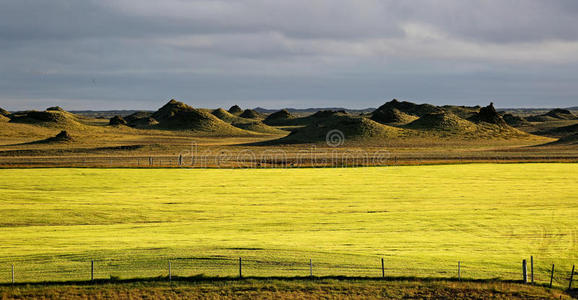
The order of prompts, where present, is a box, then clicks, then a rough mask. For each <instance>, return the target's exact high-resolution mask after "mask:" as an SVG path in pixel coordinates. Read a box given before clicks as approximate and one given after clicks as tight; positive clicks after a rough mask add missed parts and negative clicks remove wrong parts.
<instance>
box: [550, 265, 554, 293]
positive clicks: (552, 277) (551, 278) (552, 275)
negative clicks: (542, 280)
mask: <svg viewBox="0 0 578 300" xmlns="http://www.w3.org/2000/svg"><path fill="white" fill-rule="evenodd" d="M552 280H554V264H552V273H550V288H552Z"/></svg>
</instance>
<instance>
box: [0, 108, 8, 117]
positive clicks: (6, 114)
mask: <svg viewBox="0 0 578 300" xmlns="http://www.w3.org/2000/svg"><path fill="white" fill-rule="evenodd" d="M0 116H4V117H9V116H10V112H9V111H7V110H5V109H3V108H2V107H0Z"/></svg>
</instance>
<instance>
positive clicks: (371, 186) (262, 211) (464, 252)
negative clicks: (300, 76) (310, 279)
mask: <svg viewBox="0 0 578 300" xmlns="http://www.w3.org/2000/svg"><path fill="white" fill-rule="evenodd" d="M577 187H578V172H576V165H575V164H471V165H438V166H408V167H384V168H346V169H339V168H337V169H237V170H229V169H228V170H220V169H211V170H203V169H148V170H138V169H4V170H0V216H1V218H0V241H1V243H0V282H9V281H10V265H11V264H12V263H14V264H15V268H16V280H17V281H21V282H22V281H44V280H86V279H88V278H89V277H90V273H89V268H90V267H89V266H90V260H91V259H94V260H95V264H96V272H95V275H96V277H97V278H109V277H110V276H117V277H120V278H133V277H153V276H159V275H166V273H167V271H166V269H167V260H169V259H170V260H171V261H172V264H173V274H174V275H178V276H191V275H194V274H201V273H202V274H205V275H207V276H235V275H236V274H237V273H238V269H237V265H236V264H237V259H238V257H240V256H242V257H243V259H244V262H245V263H244V274H245V275H247V276H304V275H308V274H309V266H308V263H309V259H312V260H313V265H314V268H313V269H314V274H315V275H318V276H325V275H349V276H380V275H381V270H380V267H381V263H380V259H381V258H382V257H383V258H384V259H385V264H386V273H387V275H388V276H417V277H429V276H432V277H454V276H456V273H457V271H456V269H457V268H456V265H457V261H458V260H459V261H462V266H463V270H462V276H463V277H466V278H496V277H499V278H504V279H514V280H519V279H521V261H522V259H524V258H527V259H529V257H530V255H533V256H534V259H535V262H536V267H535V269H536V280H537V281H538V282H540V283H545V282H547V281H548V280H549V278H548V273H549V269H550V268H551V264H552V263H555V264H556V270H557V273H556V278H555V284H556V285H558V286H565V285H567V278H568V275H569V271H570V268H571V266H572V264H573V263H578V251H577V250H578V247H577V241H578V235H577V233H578V231H577V228H578V218H576V216H578V201H577V199H578V189H577Z"/></svg>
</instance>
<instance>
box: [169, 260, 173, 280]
mask: <svg viewBox="0 0 578 300" xmlns="http://www.w3.org/2000/svg"><path fill="white" fill-rule="evenodd" d="M171 271H172V270H171V261H170V260H169V282H172V281H173V275H172V272H171Z"/></svg>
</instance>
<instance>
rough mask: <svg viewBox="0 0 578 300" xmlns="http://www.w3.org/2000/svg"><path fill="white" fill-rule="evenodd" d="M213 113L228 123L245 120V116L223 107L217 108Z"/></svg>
mask: <svg viewBox="0 0 578 300" xmlns="http://www.w3.org/2000/svg"><path fill="white" fill-rule="evenodd" d="M211 114H212V115H213V116H215V117H217V118H219V119H221V120H222V121H224V122H227V123H234V122H239V121H241V120H243V118H241V117H239V116H236V115H233V114H232V113H230V112H228V111H226V110H224V109H222V108H218V109H215V110H213V111H212V112H211Z"/></svg>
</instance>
